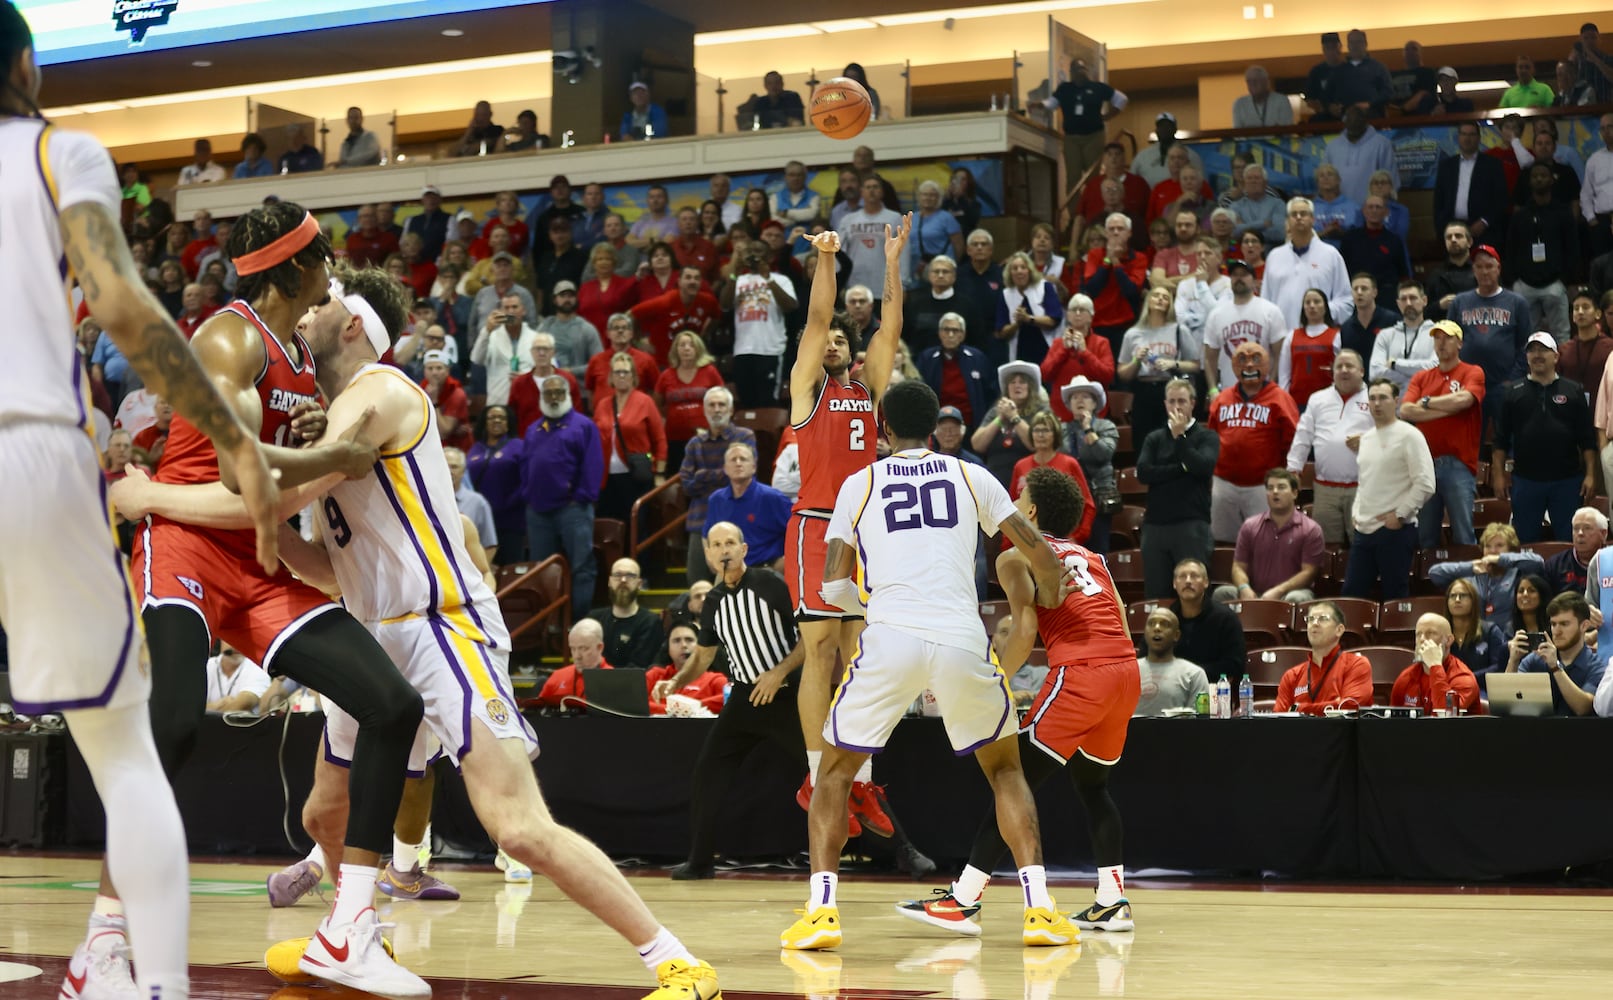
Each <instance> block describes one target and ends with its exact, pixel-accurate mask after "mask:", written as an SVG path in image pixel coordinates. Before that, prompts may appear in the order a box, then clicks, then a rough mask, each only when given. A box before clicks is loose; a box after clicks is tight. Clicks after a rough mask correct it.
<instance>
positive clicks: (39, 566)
mask: <svg viewBox="0 0 1613 1000" xmlns="http://www.w3.org/2000/svg"><path fill="white" fill-rule="evenodd" d="M41 79H42V78H41V74H40V70H39V67H38V65H37V63H36V62H35V59H34V43H33V35H32V33H31V31H30V30H29V28H28V23H27V22H26V21H25V20H24V19H23V16H22V14H21V13H20V12H19V11H18V10H17V8H16V7H15V6H14V5H13V4H12V3H10V2H9V0H0V176H3V177H4V178H5V181H4V183H0V223H3V231H4V239H3V240H0V301H4V302H5V303H6V306H7V320H8V324H7V326H8V330H7V356H6V363H5V365H3V366H0V467H3V468H4V469H5V475H4V476H0V502H3V503H4V506H5V511H6V516H5V518H3V519H0V551H4V552H5V558H4V559H3V560H0V622H3V623H4V625H5V629H6V632H7V633H8V634H9V636H10V643H11V684H12V691H13V700H14V703H15V706H16V708H17V710H18V711H19V712H24V713H27V714H29V715H40V714H44V713H47V712H60V713H62V715H63V717H64V718H65V719H66V721H67V726H68V728H69V729H70V730H71V731H72V734H73V740H74V742H75V743H76V744H77V745H78V748H79V750H80V751H81V752H82V754H83V756H84V761H85V763H86V765H88V767H89V770H90V775H91V777H92V778H93V779H94V781H95V787H96V791H97V792H99V794H100V797H101V803H102V805H103V806H104V807H105V811H106V843H107V866H108V868H109V869H110V871H111V872H112V873H113V874H114V875H115V877H116V879H117V881H118V884H119V885H120V886H122V887H123V890H124V897H123V899H122V900H118V899H116V898H114V897H112V896H110V895H107V894H103V895H101V896H99V897H98V898H97V900H96V904H95V912H94V914H93V915H92V916H91V918H90V928H89V933H88V935H87V938H86V941H85V942H84V943H83V944H82V945H80V946H79V948H78V949H77V950H76V951H75V953H74V955H73V957H72V959H71V960H70V961H69V963H68V967H67V974H66V977H65V979H64V981H63V983H62V987H61V992H60V995H61V996H62V997H65V998H68V1000H79V998H82V997H87V996H117V997H123V996H138V997H139V998H141V1000H185V998H186V997H188V996H189V993H190V979H189V966H188V959H187V952H186V944H187V940H186V939H187V937H188V935H189V927H190V893H189V884H190V880H189V876H188V874H187V863H186V857H185V832H184V828H183V826H182V824H181V821H180V817H179V809H178V807H177V806H176V805H175V803H174V795H173V791H172V790H171V789H170V788H169V786H168V783H167V781H166V780H164V778H163V771H162V763H161V760H160V758H159V756H158V753H157V747H156V742H155V740H154V738H153V735H152V727H151V720H150V716H149V714H148V709H147V704H146V703H147V700H148V699H149V698H150V694H151V672H150V664H149V662H148V660H147V657H146V646H145V642H144V639H143V637H142V636H141V634H140V630H139V622H138V621H137V620H136V617H135V616H136V614H137V613H138V612H137V605H136V604H135V602H134V599H133V595H132V594H131V593H130V591H129V581H128V576H127V564H126V563H125V562H124V560H123V557H122V555H121V554H120V553H119V552H118V548H117V539H116V537H115V536H114V535H113V534H112V530H111V524H110V520H109V514H108V510H107V502H106V486H105V479H104V478H103V476H102V475H101V472H100V462H99V460H98V456H97V454H96V448H95V439H94V437H93V435H92V433H91V423H90V421H91V419H92V416H91V414H92V413H93V411H92V410H90V408H89V406H88V398H89V385H88V383H87V381H86V380H85V377H84V372H83V365H82V363H81V361H80V360H79V357H78V355H77V352H76V350H75V348H74V343H73V338H72V335H71V331H72V329H73V314H72V310H71V305H70V302H71V300H70V298H69V296H68V292H70V290H71V281H74V280H76V281H77V282H78V286H79V288H80V289H82V291H83V294H84V302H85V305H87V306H88V308H89V311H90V315H92V316H94V317H95V319H96V320H97V321H99V322H100V324H101V325H102V327H103V328H104V329H105V331H106V333H107V335H108V336H109V337H110V338H111V339H112V342H113V343H114V344H116V345H117V347H118V349H119V350H120V351H122V352H123V355H124V357H126V358H127V359H128V361H129V364H130V366H131V367H132V368H134V370H135V371H136V372H138V373H139V374H140V377H141V378H142V379H143V380H144V381H145V384H146V385H147V386H149V387H150V388H151V389H152V390H153V391H155V392H157V393H158V394H159V395H161V396H162V397H163V398H164V399H166V400H167V401H168V402H169V403H170V404H171V405H172V406H173V407H174V409H175V411H177V412H178V413H179V414H180V415H182V416H183V417H184V418H185V419H186V420H187V421H189V423H190V425H191V426H192V427H194V428H195V429H196V430H197V432H198V433H199V434H200V435H202V436H203V437H204V439H205V440H207V441H210V442H211V443H212V445H213V446H214V447H216V449H217V451H218V454H220V455H222V456H225V457H226V458H227V460H228V461H229V462H230V463H231V465H232V466H233V467H234V468H235V470H236V482H237V487H238V489H239V490H240V499H239V502H241V503H243V504H244V508H243V510H244V515H245V516H244V518H243V520H244V522H245V525H246V526H247V530H246V531H245V532H244V536H245V543H246V548H245V554H246V558H248V559H249V560H251V561H252V562H253V564H254V565H255V566H257V567H259V568H260V570H261V569H262V568H263V567H273V566H274V565H275V560H276V548H275V535H274V531H275V527H274V526H275V522H276V520H277V510H276V505H277V503H278V502H279V491H278V488H277V487H276V485H275V482H274V479H273V477H272V476H271V474H270V471H269V465H268V463H267V461H266V460H265V457H264V455H263V452H262V450H261V449H260V448H259V446H258V442H257V440H256V439H255V437H254V435H253V434H252V433H251V432H250V431H249V430H248V429H247V428H246V427H245V426H243V423H242V421H241V420H240V419H239V418H238V417H237V416H236V415H235V413H234V412H233V411H232V410H231V409H230V407H229V405H228V404H227V403H226V402H225V400H224V399H223V397H222V396H221V395H220V393H219V391H218V389H217V388H216V387H215V386H214V384H213V383H212V382H211V380H210V379H209V378H208V375H207V373H206V372H205V371H203V369H202V366H201V365H199V364H198V363H197V361H196V358H195V357H194V356H193V355H192V354H191V353H190V351H189V350H188V349H187V348H186V346H185V339H184V337H183V336H181V335H180V332H179V329H178V327H176V326H175V325H174V322H173V320H172V319H171V318H170V317H169V315H168V313H167V311H166V310H165V309H163V308H162V306H161V304H160V303H158V302H157V300H156V299H155V298H154V297H153V296H152V294H151V293H150V292H149V291H148V290H147V289H146V286H145V282H144V280H142V278H141V274H140V269H139V268H138V267H137V266H136V265H135V262H134V260H133V258H132V257H131V256H130V254H129V249H128V245H127V243H126V242H125V241H124V238H123V234H122V231H121V229H120V227H119V224H118V213H119V204H120V200H121V199H120V195H119V188H118V180H117V176H116V175H115V173H114V171H113V166H112V159H111V157H110V156H108V155H107V152H106V150H105V149H103V148H102V147H101V146H100V144H98V143H97V142H96V141H95V140H94V139H92V138H91V137H89V136H88V135H84V134H81V133H76V132H69V131H64V130H60V129H57V128H55V127H54V126H52V125H51V124H49V123H48V122H46V121H45V120H44V118H43V116H42V115H40V113H39V107H38V103H37V99H38V96H39V88H40V83H41ZM47 583H48V585H46V584H47ZM198 669H199V667H198ZM204 683H205V681H204ZM204 696H205V695H204ZM131 943H132V945H133V952H134V956H135V958H136V960H137V962H138V967H139V982H138V986H137V985H136V983H135V982H134V981H133V979H132V978H131V973H130V969H129V960H128V957H129V951H130V945H131ZM101 970H105V972H106V975H105V976H100V975H99V972H100V971H101ZM18 988H20V987H9V988H8V992H10V991H14V990H15V989H18Z"/></svg>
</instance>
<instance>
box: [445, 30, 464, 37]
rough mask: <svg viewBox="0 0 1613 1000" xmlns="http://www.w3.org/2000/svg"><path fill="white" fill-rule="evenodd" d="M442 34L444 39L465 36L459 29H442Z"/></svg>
mask: <svg viewBox="0 0 1613 1000" xmlns="http://www.w3.org/2000/svg"><path fill="white" fill-rule="evenodd" d="M442 33H443V37H445V38H458V37H460V36H461V35H463V34H464V32H463V31H461V30H459V29H458V28H444V29H442Z"/></svg>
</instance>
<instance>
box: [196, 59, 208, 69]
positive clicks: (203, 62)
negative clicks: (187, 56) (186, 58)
mask: <svg viewBox="0 0 1613 1000" xmlns="http://www.w3.org/2000/svg"><path fill="white" fill-rule="evenodd" d="M190 64H191V65H192V66H195V67H196V68H197V69H206V68H207V67H209V66H211V65H213V60H211V59H192V60H191V63H190Z"/></svg>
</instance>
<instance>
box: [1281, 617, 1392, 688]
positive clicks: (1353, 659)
mask: <svg viewBox="0 0 1613 1000" xmlns="http://www.w3.org/2000/svg"><path fill="white" fill-rule="evenodd" d="M1305 636H1306V638H1307V639H1308V640H1309V643H1310V647H1311V655H1309V656H1307V657H1306V658H1305V662H1304V663H1301V664H1298V665H1297V666H1293V667H1290V668H1288V671H1287V672H1286V673H1284V674H1283V678H1282V680H1281V681H1280V682H1279V683H1278V685H1277V705H1276V711H1278V712H1304V713H1305V714H1306V715H1321V714H1322V713H1323V712H1324V711H1325V710H1326V709H1329V708H1346V709H1355V708H1366V707H1368V706H1370V705H1371V704H1372V664H1370V663H1368V662H1367V659H1366V657H1364V656H1362V655H1361V654H1359V653H1349V652H1345V650H1344V648H1343V647H1342V646H1340V645H1339V640H1341V639H1343V638H1344V612H1342V611H1340V610H1339V606H1338V605H1337V604H1334V603H1333V602H1332V601H1318V602H1317V603H1315V604H1312V605H1310V607H1308V608H1307V609H1306V612H1305Z"/></svg>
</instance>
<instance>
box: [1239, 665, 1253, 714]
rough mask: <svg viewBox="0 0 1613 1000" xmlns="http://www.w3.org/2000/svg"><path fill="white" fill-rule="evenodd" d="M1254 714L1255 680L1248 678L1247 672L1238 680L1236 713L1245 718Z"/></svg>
mask: <svg viewBox="0 0 1613 1000" xmlns="http://www.w3.org/2000/svg"><path fill="white" fill-rule="evenodd" d="M1254 714H1255V682H1254V681H1252V680H1250V679H1249V675H1248V674H1244V675H1243V680H1242V681H1239V682H1238V715H1240V716H1242V717H1243V718H1245V719H1247V718H1249V717H1250V716H1251V715H1254Z"/></svg>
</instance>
